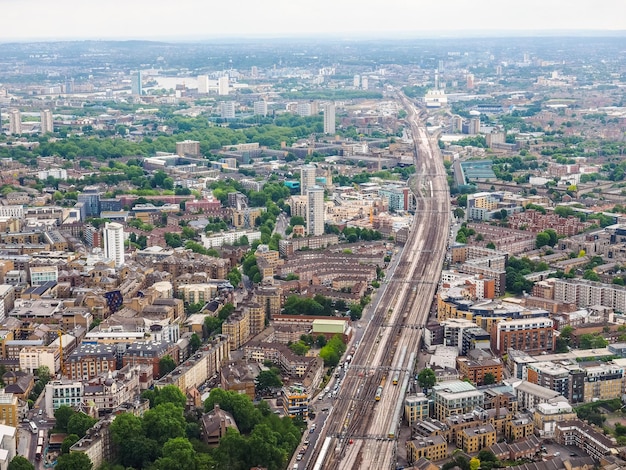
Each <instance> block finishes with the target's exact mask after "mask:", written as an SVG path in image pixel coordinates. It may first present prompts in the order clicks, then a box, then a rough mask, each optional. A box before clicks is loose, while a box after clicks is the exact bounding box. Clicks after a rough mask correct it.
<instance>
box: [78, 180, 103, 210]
mask: <svg viewBox="0 0 626 470" xmlns="http://www.w3.org/2000/svg"><path fill="white" fill-rule="evenodd" d="M77 202H82V203H83V204H84V205H85V206H84V208H85V217H100V188H99V187H98V186H85V187H84V188H83V190H82V192H81V193H80V194H79V195H78V201H77Z"/></svg>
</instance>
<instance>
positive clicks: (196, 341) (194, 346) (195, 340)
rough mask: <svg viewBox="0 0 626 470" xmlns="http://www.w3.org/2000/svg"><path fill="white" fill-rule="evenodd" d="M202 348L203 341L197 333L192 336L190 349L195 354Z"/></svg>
mask: <svg viewBox="0 0 626 470" xmlns="http://www.w3.org/2000/svg"><path fill="white" fill-rule="evenodd" d="M200 346H202V340H201V339H200V337H199V336H198V335H197V333H194V334H192V335H191V338H189V347H190V348H191V353H192V354H193V353H195V352H196V351H197V350H198V349H199V348H200Z"/></svg>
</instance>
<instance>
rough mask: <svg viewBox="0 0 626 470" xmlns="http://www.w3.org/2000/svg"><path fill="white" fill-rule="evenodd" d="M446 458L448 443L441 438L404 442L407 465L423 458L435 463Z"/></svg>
mask: <svg viewBox="0 0 626 470" xmlns="http://www.w3.org/2000/svg"><path fill="white" fill-rule="evenodd" d="M447 456H448V443H447V442H446V440H445V439H444V438H443V437H441V436H431V437H425V438H421V437H420V438H419V439H413V440H410V441H407V442H406V458H407V460H408V462H409V464H413V463H414V462H415V461H417V460H419V459H421V458H425V459H428V460H431V461H433V462H436V461H437V460H443V459H445V458H446V457H447Z"/></svg>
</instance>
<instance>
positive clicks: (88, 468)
mask: <svg viewBox="0 0 626 470" xmlns="http://www.w3.org/2000/svg"><path fill="white" fill-rule="evenodd" d="M54 468H55V469H56V470H92V469H93V463H92V462H91V459H90V458H89V457H87V454H85V453H83V452H72V453H71V454H65V455H61V456H60V457H59V458H58V460H57V465H56V467H54Z"/></svg>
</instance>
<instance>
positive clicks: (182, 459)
mask: <svg viewBox="0 0 626 470" xmlns="http://www.w3.org/2000/svg"><path fill="white" fill-rule="evenodd" d="M155 466H156V468H157V469H159V470H178V469H181V468H184V469H187V470H194V469H196V468H197V466H196V452H195V451H194V449H193V446H192V445H191V442H189V440H188V439H187V438H185V437H176V438H174V439H170V440H169V441H167V442H166V443H165V444H164V445H163V457H161V458H159V459H158V460H157V461H156V462H155Z"/></svg>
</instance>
